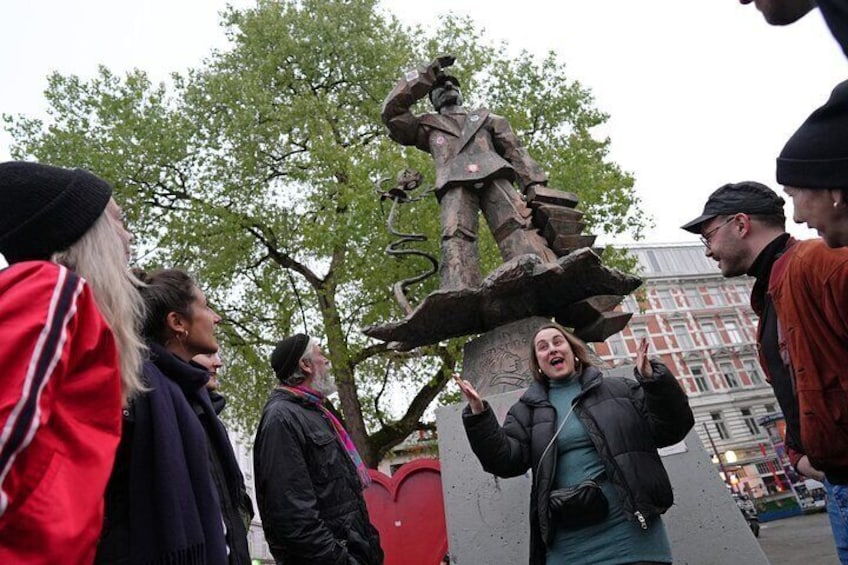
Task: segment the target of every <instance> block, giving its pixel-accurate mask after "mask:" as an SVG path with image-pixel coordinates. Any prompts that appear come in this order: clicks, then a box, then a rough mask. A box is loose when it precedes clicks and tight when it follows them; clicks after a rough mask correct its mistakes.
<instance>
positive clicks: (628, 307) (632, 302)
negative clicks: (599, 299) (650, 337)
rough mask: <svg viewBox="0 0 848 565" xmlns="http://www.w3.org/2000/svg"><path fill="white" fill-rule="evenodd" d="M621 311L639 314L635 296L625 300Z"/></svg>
mask: <svg viewBox="0 0 848 565" xmlns="http://www.w3.org/2000/svg"><path fill="white" fill-rule="evenodd" d="M621 309H622V310H624V311H625V312H633V313H634V314H636V313H638V312H639V304H638V303H637V302H636V298H635V297H634V296H633V295H629V296H627V297H625V298H624V304H622V306H621Z"/></svg>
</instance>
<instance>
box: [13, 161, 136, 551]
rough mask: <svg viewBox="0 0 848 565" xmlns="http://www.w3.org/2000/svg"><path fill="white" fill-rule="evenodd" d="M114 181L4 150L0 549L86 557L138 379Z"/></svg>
mask: <svg viewBox="0 0 848 565" xmlns="http://www.w3.org/2000/svg"><path fill="white" fill-rule="evenodd" d="M129 243H130V235H129V233H127V232H126V230H125V229H124V227H123V224H122V222H121V211H120V208H119V207H118V205H117V204H116V203H115V201H114V200H113V199H112V187H111V186H110V185H109V184H108V183H107V182H106V181H104V180H103V179H101V178H99V177H97V176H95V175H93V174H91V173H89V172H87V171H83V170H81V169H73V170H71V169H64V168H59V167H51V166H47V165H40V164H36V163H27V162H21V161H11V162H6V163H0V253H2V254H3V256H4V258H5V259H6V261H7V262H8V263H9V266H8V267H7V268H5V269H3V270H2V271H0V366H2V367H3V374H2V381H0V382H2V386H0V563H27V564H37V563H45V564H46V563H90V562H91V561H92V560H93V559H94V552H95V546H96V543H97V538H98V536H99V534H100V530H101V527H102V522H103V495H104V491H105V489H106V483H107V480H108V479H109V474H110V472H111V469H112V464H113V461H114V457H115V451H116V449H117V446H118V441H119V439H120V436H121V407H122V404H123V403H124V402H125V401H126V399H127V398H129V397H130V396H132V395H133V394H134V393H135V392H136V391H137V390H138V389H139V388H140V385H139V383H140V381H139V371H140V367H141V361H142V352H143V345H142V342H141V341H140V339H139V337H138V334H137V320H138V319H139V317H140V312H141V298H140V296H139V294H138V291H137V290H136V289H135V286H134V284H133V281H134V279H133V277H132V276H131V275H130V274H129V271H128V269H127V260H128V257H129Z"/></svg>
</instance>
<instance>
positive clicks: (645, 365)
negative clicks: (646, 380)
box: [636, 337, 654, 377]
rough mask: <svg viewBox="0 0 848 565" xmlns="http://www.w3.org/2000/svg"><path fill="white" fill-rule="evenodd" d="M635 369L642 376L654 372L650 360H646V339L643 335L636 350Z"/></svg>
mask: <svg viewBox="0 0 848 565" xmlns="http://www.w3.org/2000/svg"><path fill="white" fill-rule="evenodd" d="M636 370H637V371H639V374H640V375H642V376H643V377H650V376H652V375H653V374H654V368H653V367H651V362H650V361H649V360H648V340H647V339H646V338H644V337H643V338H642V341H640V342H639V348H638V349H637V350H636Z"/></svg>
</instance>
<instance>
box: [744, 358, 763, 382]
mask: <svg viewBox="0 0 848 565" xmlns="http://www.w3.org/2000/svg"><path fill="white" fill-rule="evenodd" d="M742 366H743V367H745V372H746V373H748V378H749V379H751V383H752V384H755V385H761V384H763V374H762V373H761V372H760V364H759V363H757V362H756V361H754V360H753V359H745V360H743V361H742Z"/></svg>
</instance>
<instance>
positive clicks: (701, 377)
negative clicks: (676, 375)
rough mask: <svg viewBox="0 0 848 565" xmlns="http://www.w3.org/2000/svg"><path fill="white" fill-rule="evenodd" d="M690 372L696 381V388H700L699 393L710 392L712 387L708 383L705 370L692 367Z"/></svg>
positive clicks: (699, 367)
mask: <svg viewBox="0 0 848 565" xmlns="http://www.w3.org/2000/svg"><path fill="white" fill-rule="evenodd" d="M689 370H690V371H692V378H693V379H695V386H697V387H698V392H707V391H709V390H710V385H709V382H708V381H707V376H706V375H705V374H704V368H703V367H701V366H698V365H696V366H694V367H690V368H689Z"/></svg>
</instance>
